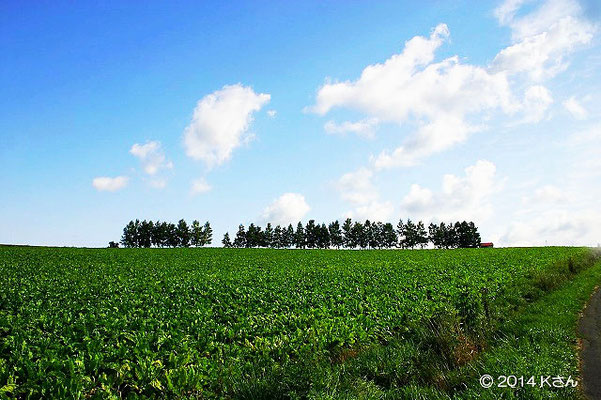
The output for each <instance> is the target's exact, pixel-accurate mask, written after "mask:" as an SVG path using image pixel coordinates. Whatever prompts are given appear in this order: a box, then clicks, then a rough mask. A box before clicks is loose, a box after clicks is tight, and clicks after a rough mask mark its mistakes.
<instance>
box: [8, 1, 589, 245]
mask: <svg viewBox="0 0 601 400" xmlns="http://www.w3.org/2000/svg"><path fill="white" fill-rule="evenodd" d="M600 8H601V6H599V5H597V4H596V2H595V1H593V0H590V1H580V2H579V1H577V0H541V1H535V0H505V1H492V2H478V3H477V5H474V2H467V1H464V2H457V1H453V2H450V1H448V2H445V1H434V0H433V1H427V2H423V4H421V5H420V6H419V7H416V6H415V2H399V1H394V2H393V1H390V2H386V1H381V2H376V3H375V4H374V3H373V2H360V1H353V2H348V1H344V2H343V1H331V2H321V1H319V2H318V1H315V2H312V1H306V2H301V3H298V2H297V3H292V2H280V3H273V2H227V3H224V2H202V3H201V2H170V3H165V2H158V1H157V2H144V3H141V2H133V1H132V2H116V1H115V2H103V3H98V4H96V3H94V2H79V3H75V2H36V3H35V4H33V3H30V4H27V5H26V4H24V3H23V2H16V1H15V2H10V1H8V2H3V3H2V4H1V5H0V50H1V51H0V87H1V88H2V90H0V168H1V170H2V174H1V175H0V186H1V187H2V191H1V192H0V204H2V207H1V208H0V218H1V220H2V223H1V224H0V243H22V244H40V245H41V244H44V245H75V246H104V245H106V243H107V242H108V241H109V240H117V239H118V238H119V237H120V234H121V230H122V228H123V226H124V225H125V224H126V223H127V221H129V220H130V219H134V218H139V219H152V220H157V219H161V220H169V221H174V222H175V221H177V220H178V219H180V218H185V219H187V220H189V221H191V220H193V219H199V220H201V221H205V220H209V221H211V223H212V225H213V226H214V228H215V243H219V241H220V239H221V236H222V234H223V233H224V232H225V231H226V230H229V231H230V233H232V232H233V231H235V230H236V227H237V225H238V224H239V223H245V224H248V223H250V222H255V223H265V222H267V221H271V222H274V223H288V222H292V221H298V220H299V219H301V220H303V221H307V220H308V219H310V218H314V219H316V220H323V221H329V220H333V219H341V218H345V217H346V216H352V217H353V218H359V219H365V218H369V219H372V220H373V219H377V220H389V221H397V220H398V219H399V218H400V217H401V218H403V219H406V218H407V217H410V218H413V219H423V220H424V221H426V222H429V221H451V220H456V219H462V220H463V219H468V220H474V221H476V223H477V224H478V225H479V226H480V230H481V233H482V236H483V239H484V240H492V241H495V243H498V244H500V245H544V244H578V245H596V244H597V243H598V242H601V211H599V207H598V198H599V196H600V195H601V188H600V187H599V183H600V178H601V174H600V172H599V171H601V169H600V167H601V161H599V160H600V159H601V142H600V140H601V114H600V112H599V110H600V109H601V108H600V107H599V106H600V105H601V94H600V93H601V90H600V89H601V75H600V74H599V72H598V71H599V70H600V67H601V52H600V51H599V50H600V49H601V46H600V40H599V37H600V33H601V30H600V20H601V18H600Z"/></svg>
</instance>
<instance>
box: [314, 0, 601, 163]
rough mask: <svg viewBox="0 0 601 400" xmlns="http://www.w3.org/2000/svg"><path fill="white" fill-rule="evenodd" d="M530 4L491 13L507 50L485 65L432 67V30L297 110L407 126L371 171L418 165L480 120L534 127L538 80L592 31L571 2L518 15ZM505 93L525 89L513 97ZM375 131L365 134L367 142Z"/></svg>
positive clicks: (348, 126)
mask: <svg viewBox="0 0 601 400" xmlns="http://www.w3.org/2000/svg"><path fill="white" fill-rule="evenodd" d="M532 2H533V1H531V0H506V1H505V2H503V3H502V4H501V5H500V6H499V7H498V8H497V9H496V10H495V15H496V16H497V18H498V20H499V23H500V24H501V25H504V26H507V27H509V28H510V29H511V32H512V44H511V45H510V46H508V47H507V48H505V49H502V50H501V51H500V52H499V53H498V54H497V55H496V57H495V58H494V60H493V61H492V62H491V64H490V65H488V66H477V65H471V64H468V63H464V62H462V61H461V60H460V58H459V57H458V56H453V57H448V58H446V59H444V60H442V61H439V62H435V53H436V51H437V50H438V49H439V48H440V46H442V45H443V44H444V43H445V41H447V40H448V38H449V36H450V33H449V29H448V27H447V26H446V25H445V24H439V25H438V26H436V27H435V28H434V29H433V30H432V33H431V34H430V36H429V37H422V36H415V37H413V38H412V39H410V40H408V41H407V42H406V43H405V46H404V49H403V50H402V52H400V53H399V54H394V55H393V56H391V57H390V58H388V59H387V60H386V61H385V62H383V63H378V64H373V65H368V66H367V67H365V68H364V70H363V71H362V73H361V75H360V76H359V78H357V79H356V80H346V81H332V80H331V79H327V80H326V83H325V84H324V85H322V86H321V87H320V88H319V89H318V91H317V95H316V100H315V103H314V105H312V106H310V107H306V109H305V110H306V111H309V112H313V113H316V114H318V115H325V114H327V113H328V112H330V111H331V110H332V109H334V108H346V109H351V110H355V111H358V112H360V113H363V114H364V115H366V116H367V118H366V120H369V119H374V120H377V121H378V122H379V123H380V124H385V123H393V124H398V125H409V126H414V127H415V130H414V132H413V134H410V135H409V136H408V137H405V138H403V140H402V141H401V143H400V146H398V147H396V148H395V149H386V150H384V151H382V152H381V153H380V154H378V155H375V156H372V157H371V162H372V167H373V168H375V169H381V168H389V167H398V166H413V165H416V164H419V163H420V162H421V161H422V160H423V159H425V158H426V157H428V156H430V155H432V154H434V153H439V152H442V151H444V150H447V149H449V148H451V147H453V146H455V145H457V144H459V143H462V142H464V141H466V140H467V139H468V138H469V136H470V135H471V134H473V133H474V132H478V131H481V130H483V129H486V128H487V126H486V125H485V124H483V123H482V122H481V121H486V120H488V119H489V117H491V116H492V115H491V114H492V113H493V112H498V111H501V112H503V113H504V114H506V115H510V116H512V115H515V114H518V115H519V116H521V118H520V119H516V123H536V122H539V121H540V120H542V119H544V118H545V117H546V115H547V110H548V108H549V106H550V105H551V104H552V103H553V97H552V95H551V92H550V91H549V90H548V89H547V88H546V87H544V86H542V85H540V81H541V80H543V79H546V78H550V77H553V76H555V75H556V74H557V73H559V72H561V71H563V70H564V69H565V68H567V66H568V60H567V56H568V55H569V54H571V53H572V52H574V51H575V50H577V49H578V48H580V47H582V46H584V45H586V44H588V43H590V42H591V40H592V37H593V34H594V32H596V30H597V27H596V26H595V25H594V24H592V23H590V22H589V21H588V20H586V19H585V18H584V17H583V13H582V10H581V7H580V6H579V4H578V2H576V1H575V0H546V1H539V2H538V3H539V4H538V5H536V4H535V7H534V10H533V11H530V12H524V10H523V8H524V7H523V6H524V4H526V3H532ZM517 74H520V75H519V76H520V77H519V78H518V77H516V75H517ZM522 78H523V79H522ZM510 82H511V84H510ZM533 84H534V85H533ZM512 87H514V88H518V90H519V91H520V92H521V91H522V90H523V89H522V88H525V89H524V92H523V94H519V95H515V94H514V91H513V90H512ZM516 91H517V90H516ZM520 98H521V99H520ZM474 121H478V122H474ZM375 128H376V126H375V125H374V126H373V129H371V130H367V132H369V134H370V135H372V134H373V132H374V131H375ZM366 129H367V128H366V126H365V125H360V124H357V123H351V122H347V123H345V124H341V125H338V124H335V123H333V122H331V121H330V122H328V123H326V131H327V132H329V133H332V132H336V133H339V132H347V131H363V130H366Z"/></svg>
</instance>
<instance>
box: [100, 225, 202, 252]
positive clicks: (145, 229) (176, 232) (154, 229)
mask: <svg viewBox="0 0 601 400" xmlns="http://www.w3.org/2000/svg"><path fill="white" fill-rule="evenodd" d="M212 241H213V229H212V228H211V224H210V223H209V222H208V221H207V222H205V223H204V225H201V224H200V222H198V221H196V220H195V221H193V222H192V224H191V225H188V223H187V222H186V221H184V220H183V219H180V220H179V222H178V223H177V225H176V224H173V223H171V222H161V221H157V222H152V221H146V220H144V221H142V222H140V220H137V219H136V220H135V221H129V223H128V224H127V225H126V226H125V228H123V236H121V244H122V245H123V247H153V246H154V247H190V246H194V247H201V246H205V245H208V244H211V242H212ZM109 246H110V247H115V243H114V242H111V244H109Z"/></svg>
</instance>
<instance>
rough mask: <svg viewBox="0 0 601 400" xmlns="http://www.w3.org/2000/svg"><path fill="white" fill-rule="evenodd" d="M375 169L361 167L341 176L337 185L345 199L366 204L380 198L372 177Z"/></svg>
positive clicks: (353, 202)
mask: <svg viewBox="0 0 601 400" xmlns="http://www.w3.org/2000/svg"><path fill="white" fill-rule="evenodd" d="M372 176H373V171H371V170H370V169H368V168H360V169H358V170H356V171H353V172H348V173H346V174H344V175H342V176H341V177H340V179H339V180H338V182H337V183H336V187H337V189H338V191H339V192H340V195H341V197H342V199H343V200H346V201H348V202H350V203H352V204H365V203H368V202H370V201H374V200H376V199H377V198H378V193H377V190H376V188H375V187H374V185H373V183H372V181H371V178H372Z"/></svg>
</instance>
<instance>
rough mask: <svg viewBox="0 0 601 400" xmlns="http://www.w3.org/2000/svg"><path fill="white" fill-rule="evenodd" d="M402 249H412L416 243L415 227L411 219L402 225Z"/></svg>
mask: <svg viewBox="0 0 601 400" xmlns="http://www.w3.org/2000/svg"><path fill="white" fill-rule="evenodd" d="M402 241H403V242H402V247H403V248H405V249H412V248H414V247H415V246H416V245H417V243H418V241H417V226H416V225H415V224H414V223H413V221H411V219H407V222H406V223H405V225H403V239H402Z"/></svg>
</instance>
